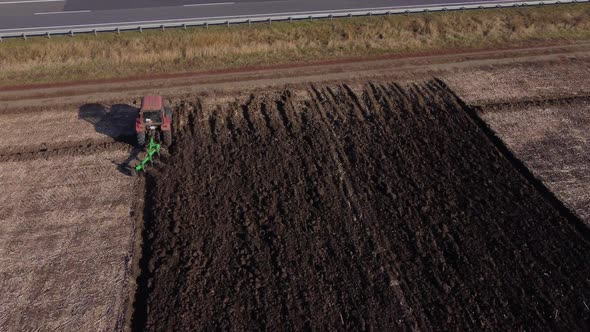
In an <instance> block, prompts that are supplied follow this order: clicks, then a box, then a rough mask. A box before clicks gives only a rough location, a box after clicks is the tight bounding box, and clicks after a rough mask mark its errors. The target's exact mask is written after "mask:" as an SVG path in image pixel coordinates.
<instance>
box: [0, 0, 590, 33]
mask: <svg viewBox="0 0 590 332" xmlns="http://www.w3.org/2000/svg"><path fill="white" fill-rule="evenodd" d="M589 1H590V0H579V1H578V2H589ZM539 2H540V1H510V0H508V1H506V0H500V1H481V2H479V1H478V2H457V3H451V4H430V5H417V6H393V7H377V8H354V9H336V10H315V11H303V12H284V13H281V12H279V13H266V14H253V15H233V16H214V17H206V16H205V17H190V18H188V17H187V18H176V19H161V20H150V21H127V22H109V23H95V24H72V25H56V26H46V27H28V28H11V29H0V32H2V31H26V30H34V31H35V30H43V29H60V28H77V27H100V26H113V25H117V24H118V25H123V24H127V25H135V24H146V23H173V22H187V21H194V20H200V21H203V22H205V21H207V20H210V21H213V20H220V19H238V18H257V17H268V16H278V15H280V16H289V15H293V16H295V15H305V14H316V13H328V14H329V13H347V12H361V11H363V12H364V11H370V10H388V9H391V10H395V9H401V8H406V7H410V8H417V9H418V8H424V7H428V8H433V7H440V8H443V7H445V6H457V5H461V4H486V5H490V4H502V3H504V4H515V3H519V4H520V3H539ZM60 13H61V12H60Z"/></svg>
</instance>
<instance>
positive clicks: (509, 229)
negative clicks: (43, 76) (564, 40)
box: [0, 24, 590, 331]
mask: <svg viewBox="0 0 590 332" xmlns="http://www.w3.org/2000/svg"><path fill="white" fill-rule="evenodd" d="M273 26H274V24H273ZM122 36H123V35H122ZM72 40H75V39H72ZM589 65H590V44H584V43H578V44H576V45H557V46H551V47H534V48H525V49H519V50H492V51H482V52H469V53H457V54H443V55H440V54H438V55H437V54H432V55H427V56H423V57H415V58H403V57H402V58H379V59H373V60H371V61H360V60H359V61H354V62H347V61H334V62H322V63H318V64H315V65H302V66H277V67H273V68H266V69H264V70H248V69H243V70H239V71H231V70H229V71H219V72H215V71H212V72H210V73H206V74H187V75H179V76H174V75H173V76H170V77H166V76H162V77H159V78H154V79H153V80H148V81H142V80H121V81H110V82H101V83H92V84H77V83H71V84H66V85H63V86H62V85H55V86H52V87H44V86H41V87H38V88H27V89H16V88H15V89H4V90H2V91H0V101H1V103H0V120H1V121H2V124H3V127H4V128H6V129H7V130H2V131H0V186H2V190H1V191H0V298H2V299H3V301H0V330H2V331H4V330H7V331H20V330H48V329H49V330H82V331H87V330H91V331H95V330H96V331H113V330H115V331H122V330H204V329H207V330H213V329H227V330H244V329H266V330H284V329H286V330H300V329H314V330H316V329H317V330H328V329H338V330H355V329H358V330H360V329H366V330H368V329H373V330H401V329H421V330H434V329H437V330H438V329H443V330H451V329H452V330H510V331H512V330H546V329H553V330H588V329H589V328H590V326H589V325H590V279H588V275H590V274H589V272H590V267H589V266H588V264H587V257H588V254H587V253H588V250H589V249H590V235H589V234H588V233H589V231H588V227H587V226H586V225H584V222H586V223H587V222H588V215H589V214H588V213H589V211H588V203H589V201H588V199H589V197H588V192H589V189H590V187H589V183H590V178H589V176H588V174H589V173H588V165H589V164H590V163H589V160H588V151H590V140H589V136H588V132H589V131H588V130H587V127H588V125H589V123H588V121H589V119H590V113H589V111H590V108H589V106H588V105H589V104H588V100H589V99H588V98H589V96H590V88H589V86H590V71H589V70H588V68H590V66H589ZM154 93H155V94H163V95H166V96H168V97H170V98H171V99H172V100H171V101H172V103H173V105H175V106H174V107H175V123H174V129H175V141H174V143H173V145H172V147H171V149H170V150H169V151H166V153H163V154H162V156H161V157H160V158H159V162H158V163H157V164H156V166H154V167H153V168H151V170H150V171H149V172H148V173H147V174H145V176H142V177H130V176H128V175H127V174H128V173H127V172H125V171H124V167H123V166H124V165H125V163H126V162H127V161H129V160H130V159H131V158H132V156H133V155H134V153H133V152H132V149H131V145H130V144H131V143H133V142H134V140H133V135H134V131H133V123H134V119H135V117H136V114H137V113H136V111H137V110H136V108H135V107H133V106H132V105H133V101H134V100H138V97H139V96H141V95H143V94H154ZM142 242H143V246H141V244H142Z"/></svg>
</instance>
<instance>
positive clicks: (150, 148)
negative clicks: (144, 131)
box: [135, 137, 161, 172]
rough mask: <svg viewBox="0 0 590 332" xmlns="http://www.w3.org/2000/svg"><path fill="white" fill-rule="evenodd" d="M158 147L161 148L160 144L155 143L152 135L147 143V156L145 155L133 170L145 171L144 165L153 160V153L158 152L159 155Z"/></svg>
mask: <svg viewBox="0 0 590 332" xmlns="http://www.w3.org/2000/svg"><path fill="white" fill-rule="evenodd" d="M160 148H161V145H160V144H157V143H155V142H154V138H153V137H152V138H151V139H150V144H149V145H148V149H147V157H145V158H144V159H143V160H142V161H141V163H140V164H139V165H137V166H135V170H136V171H138V172H139V171H145V167H146V165H147V163H152V162H153V160H154V155H155V154H158V156H159V155H160Z"/></svg>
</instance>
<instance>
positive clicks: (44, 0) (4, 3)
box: [0, 0, 66, 5]
mask: <svg viewBox="0 0 590 332" xmlns="http://www.w3.org/2000/svg"><path fill="white" fill-rule="evenodd" d="M38 2H66V0H24V1H8V2H0V5H20V4H21V3H38Z"/></svg>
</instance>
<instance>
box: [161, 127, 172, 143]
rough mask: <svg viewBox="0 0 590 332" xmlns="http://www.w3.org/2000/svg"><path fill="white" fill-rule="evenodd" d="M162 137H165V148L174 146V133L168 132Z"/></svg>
mask: <svg viewBox="0 0 590 332" xmlns="http://www.w3.org/2000/svg"><path fill="white" fill-rule="evenodd" d="M162 136H163V140H164V145H165V146H170V145H172V131H170V130H166V131H164V132H163V133H162Z"/></svg>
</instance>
